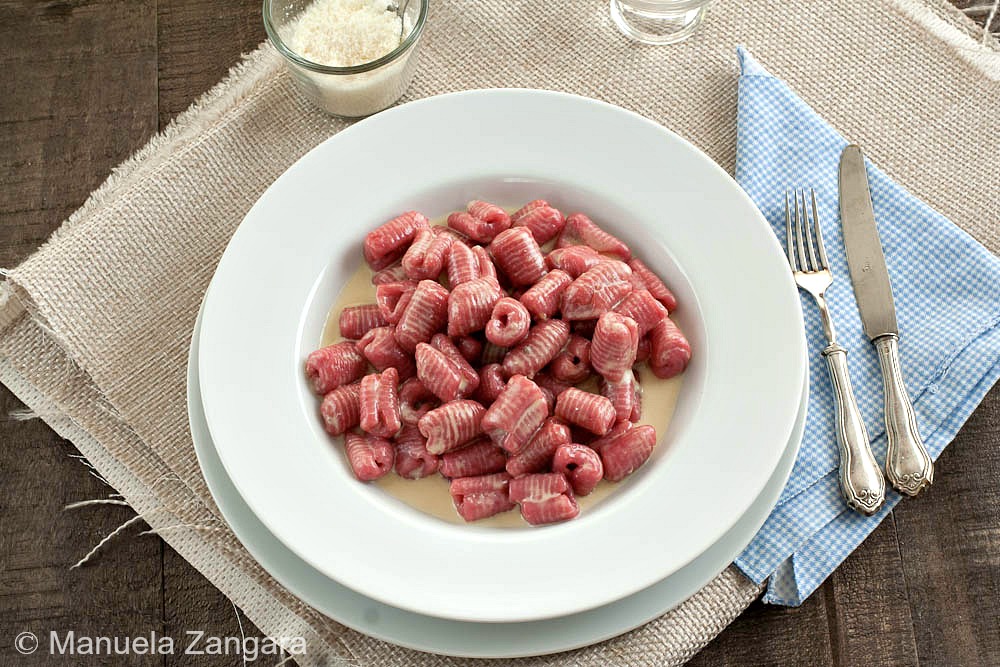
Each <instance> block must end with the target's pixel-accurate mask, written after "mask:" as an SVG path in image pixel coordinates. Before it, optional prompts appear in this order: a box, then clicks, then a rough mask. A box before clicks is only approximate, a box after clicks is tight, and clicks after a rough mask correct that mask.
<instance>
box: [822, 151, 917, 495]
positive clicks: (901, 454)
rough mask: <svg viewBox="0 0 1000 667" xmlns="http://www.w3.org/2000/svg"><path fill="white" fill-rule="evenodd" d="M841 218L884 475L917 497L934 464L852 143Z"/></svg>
mask: <svg viewBox="0 0 1000 667" xmlns="http://www.w3.org/2000/svg"><path fill="white" fill-rule="evenodd" d="M840 221H841V225H842V226H843V230H844V246H845V247H846V248H847V266H848V268H849V269H850V271H851V283H852V284H853V285H854V296H855V297H856V299H857V302H858V310H859V311H860V313H861V323H862V324H863V325H864V329H865V334H866V335H867V336H868V338H869V339H871V341H872V343H874V345H875V349H876V350H877V351H878V361H879V366H880V367H881V369H882V386H883V388H884V390H885V392H884V393H885V430H886V436H887V437H888V440H889V447H888V452H887V454H886V459H885V473H886V477H888V478H889V481H890V482H891V483H892V486H893V487H894V488H895V489H896V490H897V491H899V492H900V493H905V494H906V495H908V496H915V495H917V494H918V493H920V491H922V490H923V489H924V488H926V487H928V486H930V484H931V483H932V482H933V481H934V463H933V462H932V461H931V457H930V456H929V455H928V454H927V449H926V448H925V447H924V443H923V441H922V440H921V439H920V433H919V432H918V430H917V417H916V415H915V414H914V412H913V406H912V405H911V404H910V397H909V396H908V395H907V393H906V386H905V385H904V384H903V373H902V371H901V370H900V366H899V328H898V327H897V325H896V306H895V304H894V303H893V300H892V285H891V284H890V283H889V271H888V269H887V268H886V266H885V255H883V254H882V244H881V243H880V242H879V236H878V228H877V227H876V225H875V212H874V210H873V209H872V198H871V192H869V190H868V174H867V172H866V171H865V157H864V155H863V154H862V153H861V148H860V147H858V146H855V145H851V146H848V147H847V148H845V149H844V152H843V153H842V154H841V156H840Z"/></svg>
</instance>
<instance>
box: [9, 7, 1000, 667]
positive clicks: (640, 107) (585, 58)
mask: <svg viewBox="0 0 1000 667" xmlns="http://www.w3.org/2000/svg"><path fill="white" fill-rule="evenodd" d="M980 33H981V31H979V30H978V29H977V28H975V27H974V26H973V25H972V24H971V23H969V22H968V21H966V20H965V19H964V17H963V16H961V14H959V13H958V12H956V11H955V10H953V9H952V8H951V7H950V6H948V5H946V4H945V3H943V2H937V1H934V0H878V1H872V2H863V3H861V2H853V1H851V0H834V1H831V0H814V1H804V2H796V3H787V2H779V1H777V0H742V1H740V2H737V1H735V0H733V1H725V2H720V3H718V4H717V5H716V6H715V7H714V8H713V9H712V11H711V14H710V17H709V19H708V21H707V22H706V24H705V26H704V29H703V30H702V31H701V32H700V33H699V34H698V35H696V36H695V37H694V38H693V39H691V40H689V41H688V42H686V43H684V44H681V45H678V46H673V47H659V48H654V47H645V46H640V45H636V44H633V43H631V42H628V41H627V40H625V39H624V38H622V37H621V36H620V35H619V34H618V33H617V32H616V31H615V29H614V27H613V26H612V24H611V22H610V19H609V18H608V11H607V4H606V2H602V1H599V0H567V1H565V2H545V3H538V2H510V1H507V0H484V1H483V2H476V3H464V2H459V1H457V0H448V1H446V0H435V2H433V3H432V6H431V15H430V19H429V23H428V30H427V33H426V35H425V37H424V44H423V54H422V66H421V68H420V70H419V72H418V74H417V76H416V79H415V80H414V82H413V85H412V86H411V88H410V92H409V94H408V98H409V99H415V98H418V97H424V96H427V95H432V94H437V93H442V92H446V91H451V90H460V89H467V88H476V87H494V86H522V87H538V88H552V89H557V90H564V91H569V92H573V93H579V94H583V95H588V96H591V97H596V98H599V99H603V100H606V101H609V102H612V103H615V104H619V105H621V106H624V107H626V108H629V109H632V110H634V111H637V112H639V113H641V114H643V115H645V116H648V117H650V118H653V119H655V120H657V121H659V122H661V123H663V124H664V125H666V126H667V127H670V128H672V129H674V130H676V131H678V132H679V133H680V134H682V135H683V136H685V137H687V138H688V139H690V140H691V141H693V142H694V143H695V144H697V145H698V146H699V147H701V148H702V149H704V150H705V151H706V152H708V154H709V155H711V156H712V157H713V158H714V159H715V160H717V161H718V162H719V163H720V164H722V165H723V166H725V167H726V168H729V169H730V170H731V168H732V166H733V161H734V151H735V133H736V129H735V126H734V119H735V109H736V85H735V81H736V62H735V56H734V48H735V46H736V44H737V43H744V44H746V45H747V46H749V47H750V49H751V50H752V51H753V53H754V54H755V55H756V56H757V57H758V58H759V59H760V61H761V62H762V63H764V64H765V66H766V67H768V69H770V70H771V71H772V72H773V73H774V74H775V75H777V76H779V77H781V78H782V79H784V80H785V81H787V82H789V83H790V84H791V85H792V86H793V87H794V88H795V89H796V90H797V91H798V92H799V93H800V94H801V96H802V97H803V98H804V99H805V100H806V101H807V102H808V103H809V104H811V105H812V106H813V108H815V109H816V110H817V111H818V112H820V113H821V114H823V115H824V116H825V117H826V118H827V119H828V120H830V121H831V122H833V124H834V125H835V126H837V127H838V129H840V130H841V131H842V132H843V133H844V134H845V135H846V136H848V137H850V138H851V139H854V140H856V141H859V142H860V143H861V144H863V145H864V146H865V150H866V152H867V153H868V154H869V155H870V156H871V157H872V159H873V160H874V161H875V162H877V163H878V164H879V165H880V166H882V167H883V168H884V169H885V170H886V171H888V172H889V173H890V174H891V175H892V176H894V177H895V178H896V179H898V180H899V182H901V183H902V184H904V185H905V186H906V187H908V188H909V189H910V190H912V191H913V192H914V193H916V194H917V195H918V196H920V197H922V198H923V199H925V200H926V201H927V202H928V203H930V204H931V205H932V206H934V207H936V208H937V209H939V210H940V211H942V212H943V213H945V214H946V215H947V216H949V217H950V218H951V219H952V220H954V221H955V222H956V223H958V224H959V225H961V226H962V227H964V228H965V229H966V230H967V231H969V232H970V233H971V234H973V235H974V236H976V237H977V238H978V239H979V240H980V241H982V242H983V243H985V244H986V245H987V247H989V248H991V249H992V250H994V251H996V250H997V249H998V248H1000V229H998V225H997V220H998V219H1000V198H998V197H997V196H996V193H997V192H1000V162H998V161H997V160H996V159H994V158H995V155H996V152H997V149H998V138H1000V105H998V99H1000V51H998V48H997V45H996V43H995V42H993V41H992V40H986V41H985V42H981V41H980ZM344 126H345V123H344V122H342V121H338V120H333V119H330V118H327V117H324V116H322V115H321V114H319V113H318V112H316V111H314V110H313V109H312V108H310V106H309V105H308V104H307V103H305V102H303V101H302V100H300V99H299V97H298V96H297V94H296V93H295V91H294V90H293V88H292V83H291V80H290V79H289V77H288V76H287V75H286V74H285V73H284V71H283V68H282V63H281V61H280V58H279V57H278V56H277V54H276V53H275V52H274V51H273V49H271V48H270V47H268V46H263V47H261V48H260V49H258V50H257V51H255V52H254V53H252V54H250V55H249V56H248V57H247V58H246V59H245V61H244V62H243V63H242V64H241V65H239V66H238V67H236V68H235V69H234V70H233V72H232V74H231V75H230V76H229V77H228V78H227V79H226V80H225V81H224V82H222V83H221V84H219V86H217V87H216V88H215V89H214V90H212V91H211V92H209V93H208V94H207V95H206V96H205V97H204V98H203V99H202V100H201V101H199V102H198V103H197V104H195V105H194V106H192V108H191V109H190V110H188V111H187V112H185V113H184V114H182V115H181V116H180V117H179V118H178V119H177V121H176V122H175V123H174V124H172V125H171V126H170V127H169V128H168V129H167V130H166V131H165V132H164V133H163V134H162V135H160V136H158V137H156V138H154V139H153V140H152V141H151V142H150V143H149V144H148V145H147V146H146V147H145V148H144V149H143V150H142V151H140V152H139V153H138V154H137V155H136V156H135V157H133V158H132V159H131V160H129V161H128V162H126V163H125V164H123V165H122V166H120V167H119V168H118V169H117V170H116V171H115V172H114V173H113V174H112V175H111V177H110V178H109V179H108V181H107V182H106V183H105V184H104V185H103V186H102V187H101V188H100V189H99V190H98V191H97V192H95V193H94V195H93V196H92V197H91V198H90V200H89V201H88V202H87V203H86V204H85V205H84V206H83V207H82V208H81V209H80V210H79V211H78V212H77V213H75V214H74V215H73V216H71V217H70V219H69V220H67V221H66V223H65V224H64V225H63V226H62V228H60V229H59V231H58V232H56V233H55V234H54V235H53V237H52V238H51V240H50V241H49V242H48V243H46V244H45V246H44V247H43V248H42V249H41V250H39V251H38V252H37V253H35V254H34V255H32V256H31V257H30V258H29V259H28V260H26V261H25V262H24V263H23V264H22V265H21V266H19V267H17V268H16V269H13V270H10V271H8V272H7V277H8V281H7V282H6V283H5V285H4V289H3V292H2V294H0V380H2V381H3V382H4V383H5V384H6V385H7V386H8V387H10V388H11V390H12V391H13V392H14V393H15V394H16V395H17V396H18V397H19V398H20V399H21V400H23V401H24V402H25V403H26V404H27V405H28V406H29V407H30V408H31V409H32V410H34V411H35V412H36V413H38V414H39V415H40V416H42V418H44V419H45V420H46V421H47V422H48V423H49V424H50V425H51V426H52V427H53V428H54V429H55V430H56V431H57V432H58V433H59V434H61V435H62V436H64V437H66V438H68V439H70V440H71V441H72V442H73V443H74V444H75V445H76V446H77V447H78V448H79V449H80V451H81V452H82V453H83V454H84V455H85V456H86V457H87V458H88V459H89V460H90V462H91V463H92V464H93V465H94V466H95V467H96V469H97V470H98V471H99V472H100V474H101V475H103V476H104V477H105V478H106V479H107V480H108V481H109V482H110V483H111V485H113V486H114V487H115V488H116V489H118V491H120V492H121V494H122V495H123V496H124V498H125V499H126V500H127V501H128V502H129V503H130V504H131V505H132V506H133V507H134V508H135V510H136V511H137V512H138V513H139V514H140V515H141V516H142V517H144V518H145V520H146V521H148V523H149V524H150V525H151V526H152V527H153V529H155V530H156V531H158V532H159V533H160V534H161V535H162V536H163V537H164V539H165V540H167V542H168V543H169V544H170V545H171V546H172V547H173V548H174V549H176V550H177V551H178V553H180V554H181V555H182V556H183V557H184V558H186V559H187V560H189V561H190V562H191V563H192V564H193V565H194V566H195V567H196V568H197V569H198V570H200V571H201V572H202V573H203V574H205V576H207V577H208V578H209V579H210V580H211V581H212V582H213V583H214V584H215V585H216V586H218V587H219V588H220V589H221V590H222V591H223V592H224V593H225V594H226V595H227V596H228V597H230V598H231V599H232V600H233V601H234V602H235V603H236V604H237V605H239V606H240V607H241V608H242V609H243V610H244V611H245V613H246V614H247V616H248V617H249V618H250V619H252V620H253V622H254V623H256V624H257V626H258V627H259V628H260V629H261V630H262V631H263V632H265V633H267V634H269V635H272V636H285V637H290V636H304V637H305V638H306V639H307V641H308V647H309V652H308V655H307V656H306V657H304V658H300V659H299V662H300V663H301V664H303V665H320V664H332V663H335V662H338V661H341V660H346V661H351V662H354V663H360V664H364V665H394V666H395V665H415V664H422V665H423V664H431V665H459V664H471V662H470V661H465V660H457V659H451V658H443V657H431V656H427V655H425V654H420V653H417V652H414V651H409V650H405V649H400V648H397V647H393V646H390V645H388V644H385V643H382V642H379V641H376V640H373V639H370V638H368V637H365V636H363V635H360V634H358V633H356V632H353V631H350V630H348V629H346V628H344V627H342V626H340V625H338V624H337V623H334V622H332V621H331V620H329V619H327V618H325V617H323V616H322V615H320V614H319V613H317V612H316V611H314V610H312V609H310V608H309V607H307V606H306V605H305V604H303V603H302V602H300V601H299V600H298V599H296V598H295V597H294V596H292V595H290V594H289V593H288V592H287V591H285V590H284V589H283V588H282V587H281V586H280V585H278V584H277V583H276V582H275V581H274V580H273V579H271V577H270V576H269V575H268V574H267V573H266V572H264V571H263V570H262V569H261V568H260V567H259V566H258V565H257V564H256V562H255V561H254V560H253V559H252V558H251V557H250V556H249V555H248V554H247V552H246V551H245V550H244V549H243V548H242V546H241V545H240V543H239V542H238V540H237V539H236V538H235V536H234V535H233V534H232V532H231V531H230V530H229V529H228V527H227V526H226V524H225V523H224V522H223V521H222V520H221V518H220V516H219V513H218V510H217V508H216V507H215V506H214V504H213V502H212V500H211V497H210V495H209V493H208V490H207V488H206V486H205V483H204V480H203V479H202V477H201V474H200V472H199V469H198V464H197V461H196V459H195V455H194V451H193V448H192V444H191V439H190V434H189V432H188V425H187V412H186V406H185V398H184V397H185V362H186V358H187V353H188V345H189V342H190V334H191V329H192V326H193V322H194V317H195V314H196V312H197V309H198V305H199V303H200V301H201V298H202V295H203V292H204V290H205V288H206V286H207V284H208V281H209V279H210V278H211V276H212V273H213V271H214V269H215V264H216V261H217V259H218V257H219V256H220V254H221V252H222V250H223V248H224V247H225V245H226V242H227V241H228V240H229V238H230V235H231V234H232V233H233V230H234V229H235V228H236V226H237V225H238V224H239V222H240V220H241V219H242V217H243V215H244V213H245V212H246V211H247V210H248V209H249V207H250V206H251V205H252V204H253V202H254V201H255V200H256V199H257V197H258V196H259V195H260V194H261V193H262V192H263V190H264V189H265V188H266V187H267V186H268V185H269V184H270V183H271V182H272V181H273V180H274V179H275V178H276V177H277V176H278V175H279V174H280V173H281V172H282V171H284V170H285V168H287V167H288V166H289V165H290V164H291V163H292V162H294V161H295V160H296V159H297V158H298V157H299V156H301V155H302V154H303V153H304V152H306V151H307V150H308V149H310V148H312V147H313V146H315V145H316V144H317V143H319V142H320V141H322V140H323V139H325V138H327V137H328V136H330V135H331V134H333V133H335V132H337V131H338V130H340V129H342V128H343V127H344ZM596 157H597V156H595V158H596ZM374 188H377V184H376V183H374V182H373V189H374ZM757 594H758V589H757V587H756V586H755V585H753V584H751V583H750V582H749V581H748V580H746V579H745V578H743V577H742V576H741V575H740V574H739V573H737V572H736V571H735V570H734V569H732V568H730V569H728V570H726V571H725V572H723V573H722V574H720V575H719V576H718V577H717V578H716V579H715V580H714V581H713V582H712V583H711V584H709V585H708V586H706V587H705V588H704V589H702V591H700V592H699V593H698V594H697V595H695V596H694V597H693V598H691V599H690V600H688V601H687V602H685V603H684V604H682V605H681V606H680V607H678V608H677V609H675V610H673V611H672V612H670V613H668V614H666V615H665V616H664V617H662V618H660V619H659V620H657V621H654V622H653V623H650V624H648V625H647V626H645V627H643V628H640V629H638V630H636V631H634V632H632V633H629V634H628V635H625V636H623V637H620V638H618V639H614V640H611V641H608V642H604V643H603V644H600V645H598V646H594V647H591V648H588V649H583V650H580V651H576V652H573V653H569V654H564V655H561V656H555V657H549V658H536V659H525V660H523V661H514V662H516V663H517V664H524V665H541V664H559V665H570V664H573V665H594V666H597V665H601V666H604V665H611V664H614V665H675V664H680V663H683V662H684V661H686V660H687V659H688V658H690V657H691V656H692V655H693V654H694V653H695V652H697V651H698V650H699V649H700V648H701V647H702V646H704V645H705V644H706V643H707V642H708V641H709V640H710V639H711V638H712V637H714V636H715V635H716V634H717V633H718V632H720V631H721V630H722V629H723V628H724V627H725V626H726V625H727V624H728V623H729V622H730V621H731V620H732V619H733V618H734V617H735V616H737V615H738V614H739V613H740V612H741V611H742V610H743V609H744V608H745V607H746V606H747V605H748V604H749V603H750V601H751V600H752V599H753V598H754V597H755V596H756V595H757Z"/></svg>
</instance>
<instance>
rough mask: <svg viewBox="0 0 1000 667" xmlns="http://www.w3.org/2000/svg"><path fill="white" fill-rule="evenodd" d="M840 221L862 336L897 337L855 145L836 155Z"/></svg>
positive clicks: (865, 179) (888, 285)
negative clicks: (863, 334)
mask: <svg viewBox="0 0 1000 667" xmlns="http://www.w3.org/2000/svg"><path fill="white" fill-rule="evenodd" d="M840 221H841V225H842V226H843V229H844V247H845V248H846V249H847V267H848V269H849V270H850V273H851V283H853V285H854V295H855V297H856V298H857V301H858V310H859V311H860V312H861V323H862V325H863V326H864V329H865V334H866V335H867V336H868V338H870V339H871V340H873V341H874V340H875V339H876V338H878V337H879V336H884V335H886V334H899V327H898V325H897V324H896V305H895V303H894V302H893V299H892V284H891V283H890V282H889V270H888V268H886V265H885V255H883V254H882V244H881V242H880V241H879V236H878V227H877V226H876V224H875V211H874V210H873V208H872V199H871V193H870V192H869V190H868V174H867V172H866V171H865V157H864V155H863V154H862V153H861V148H860V147H858V146H855V145H851V146H848V147H847V148H845V149H844V152H843V153H842V154H841V156H840Z"/></svg>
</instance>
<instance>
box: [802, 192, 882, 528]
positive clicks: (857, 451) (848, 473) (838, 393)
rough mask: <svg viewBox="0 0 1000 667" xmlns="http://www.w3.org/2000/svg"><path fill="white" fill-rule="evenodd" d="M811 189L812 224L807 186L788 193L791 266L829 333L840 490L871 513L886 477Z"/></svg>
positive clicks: (828, 356)
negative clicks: (836, 312)
mask: <svg viewBox="0 0 1000 667" xmlns="http://www.w3.org/2000/svg"><path fill="white" fill-rule="evenodd" d="M809 192H810V195H811V198H812V216H811V217H812V224H810V215H809V210H808V208H807V206H806V192H805V190H796V191H793V192H792V193H791V198H792V201H791V202H789V193H788V192H787V191H786V192H785V240H786V242H787V245H786V247H787V249H788V263H789V265H791V267H792V276H793V277H794V278H795V284H796V285H798V286H799V288H800V289H803V290H805V291H806V292H809V293H810V294H812V295H813V298H814V299H816V305H818V306H819V314H820V317H821V319H822V321H823V332H824V333H825V334H826V340H827V343H828V344H827V346H826V348H825V349H824V350H823V356H824V357H826V367H827V370H829V371H830V382H831V383H832V384H833V393H834V397H835V399H836V402H837V415H836V419H837V446H838V447H839V449H840V489H841V491H843V493H844V498H845V499H846V500H847V505H848V507H850V508H851V509H854V510H857V511H858V512H861V513H862V514H867V515H871V514H874V513H875V512H877V511H878V509H879V508H880V507H881V506H882V503H884V502H885V478H884V477H882V470H881V469H880V468H879V465H878V463H876V462H875V457H874V456H873V455H872V450H871V446H870V445H869V443H868V431H867V429H865V423H864V421H862V419H861V411H860V410H858V402H857V401H856V400H855V398H854V389H853V388H852V387H851V377H850V375H849V374H848V372H847V350H846V349H844V348H843V347H841V346H840V345H838V344H837V341H836V337H835V335H834V331H833V321H832V320H831V319H830V310H829V309H828V308H827V305H826V290H827V288H828V287H830V285H831V284H832V283H833V273H832V272H831V271H830V262H829V261H827V259H826V248H824V247H823V233H822V232H821V231H820V227H819V211H818V210H817V208H816V191H815V190H812V189H810V191H809ZM793 210H794V213H793ZM810 227H811V228H812V229H811V230H810Z"/></svg>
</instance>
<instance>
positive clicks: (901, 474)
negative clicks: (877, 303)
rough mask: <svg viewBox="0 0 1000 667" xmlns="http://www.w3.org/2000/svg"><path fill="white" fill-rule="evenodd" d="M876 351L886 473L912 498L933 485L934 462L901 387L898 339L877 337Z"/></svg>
mask: <svg viewBox="0 0 1000 667" xmlns="http://www.w3.org/2000/svg"><path fill="white" fill-rule="evenodd" d="M875 349H876V350H878V363H879V366H881V368H882V387H883V388H884V389H885V432H886V437H887V438H888V440H889V448H888V452H887V454H886V457H885V474H886V476H887V477H888V478H889V481H890V482H891V483H892V486H893V487H894V488H895V489H896V490H897V491H899V492H900V493H905V494H906V495H908V496H915V495H917V494H918V493H920V492H921V491H922V490H924V489H925V488H927V487H928V486H930V485H931V483H933V482H934V463H933V462H932V461H931V457H930V455H929V454H928V453H927V449H926V448H925V447H924V443H923V441H922V440H921V439H920V433H919V432H918V431H917V416H916V415H915V414H914V412H913V406H912V405H911V404H910V397H909V396H908V395H907V393H906V385H904V384H903V373H902V371H901V370H900V367H899V338H898V337H897V336H895V335H893V334H888V335H885V336H882V337H880V338H877V339H875Z"/></svg>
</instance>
